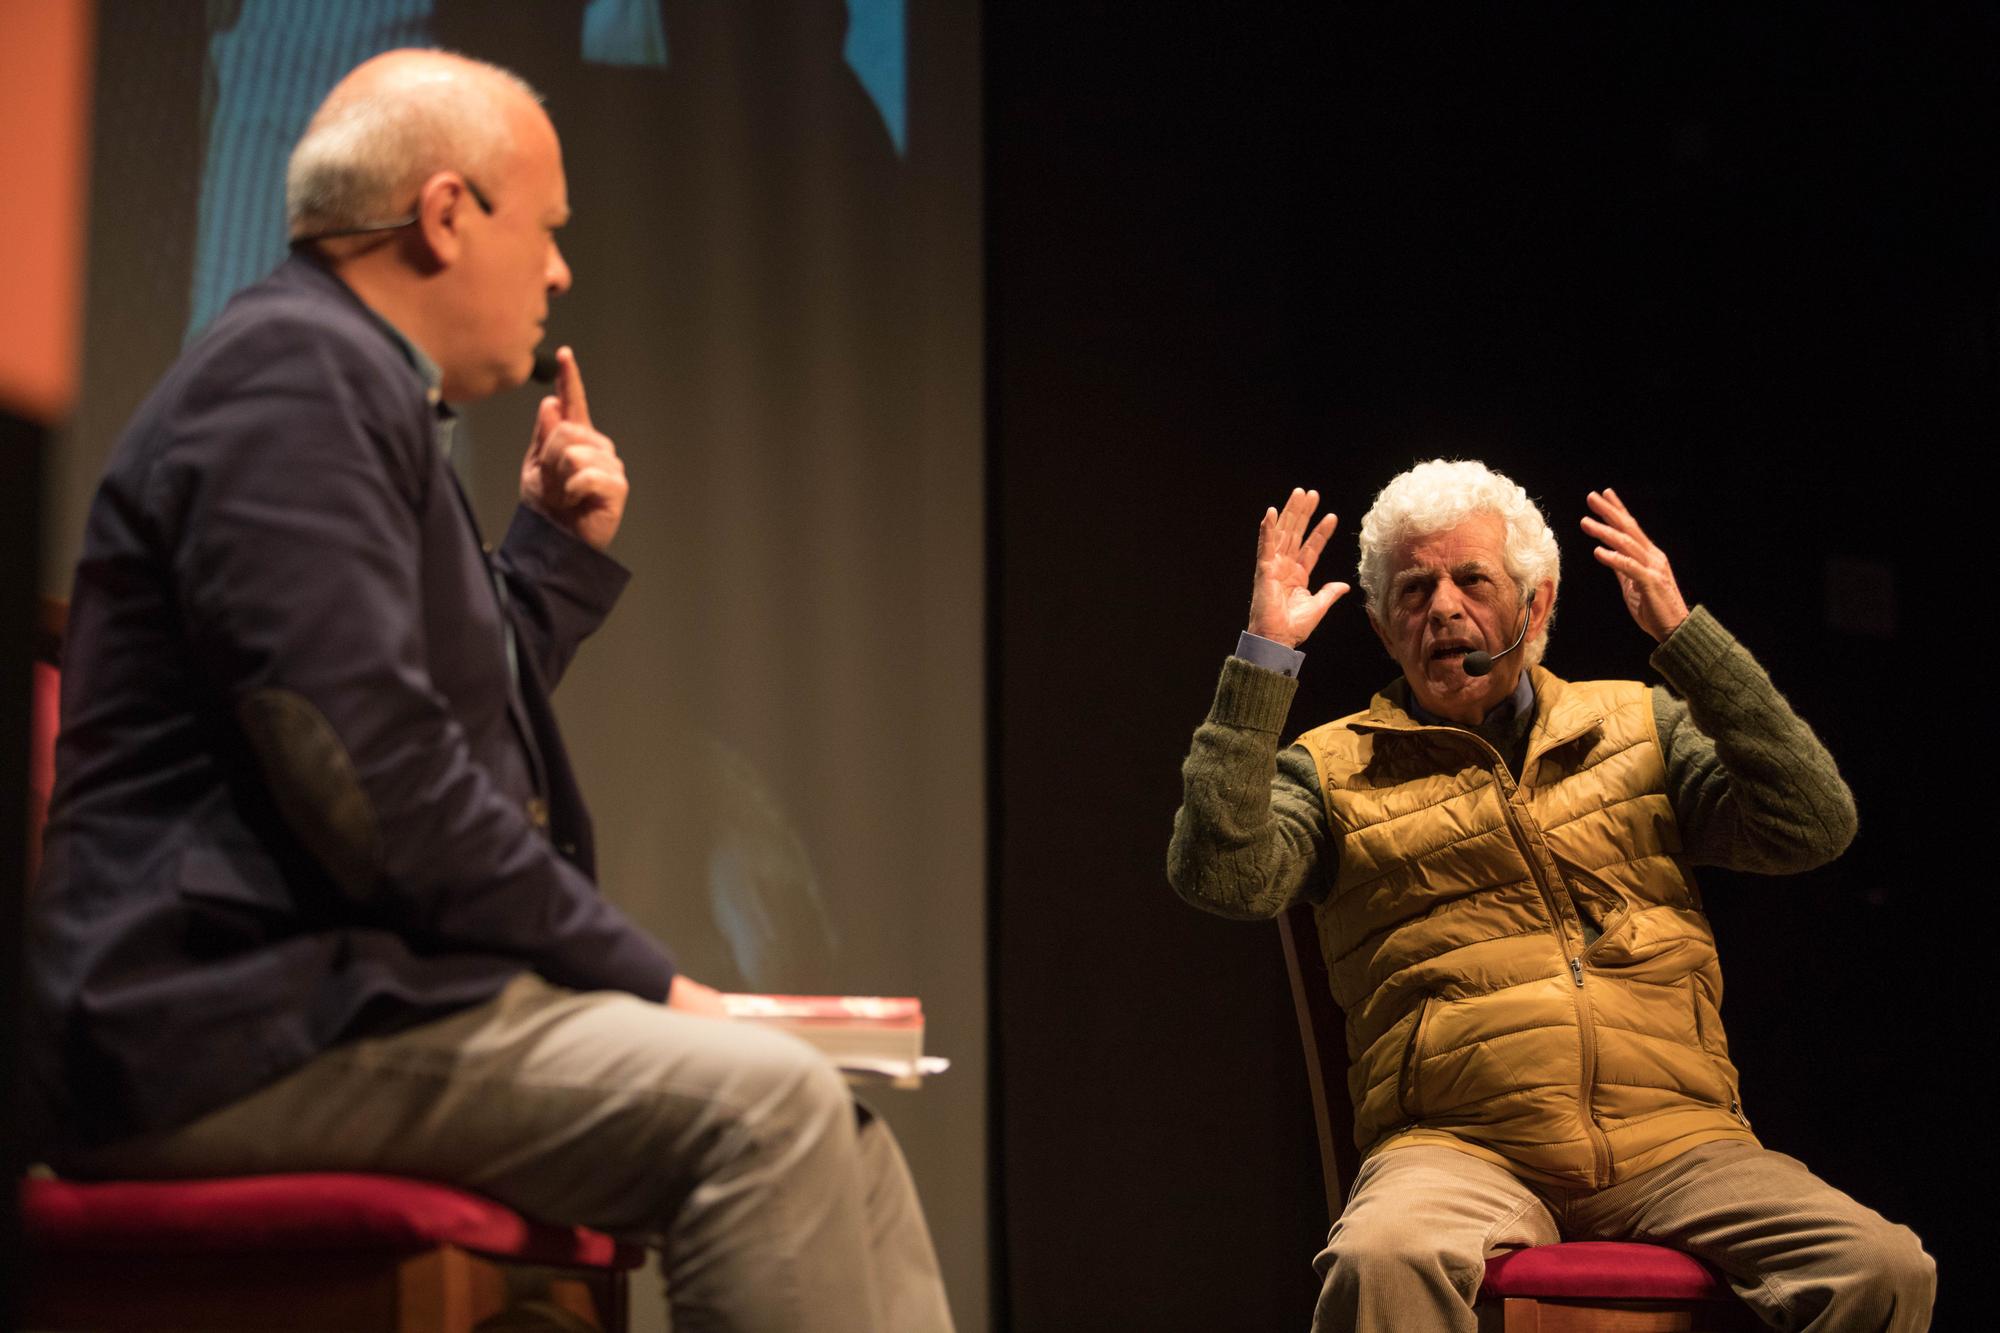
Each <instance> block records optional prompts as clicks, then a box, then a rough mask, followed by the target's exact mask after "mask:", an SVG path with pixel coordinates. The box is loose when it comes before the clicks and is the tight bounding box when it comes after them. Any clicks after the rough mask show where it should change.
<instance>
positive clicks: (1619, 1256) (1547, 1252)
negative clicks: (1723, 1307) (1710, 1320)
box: [1479, 1240, 1733, 1301]
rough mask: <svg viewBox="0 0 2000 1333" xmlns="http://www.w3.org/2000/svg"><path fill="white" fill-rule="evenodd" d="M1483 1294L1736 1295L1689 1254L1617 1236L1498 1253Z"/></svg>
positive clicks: (1606, 1297) (1641, 1298) (1489, 1268)
mask: <svg viewBox="0 0 2000 1333" xmlns="http://www.w3.org/2000/svg"><path fill="white" fill-rule="evenodd" d="M1479 1294H1480V1295H1481V1296H1483V1297H1484V1296H1491V1297H1505V1296H1552V1297H1567V1298H1569V1299H1571V1300H1589V1299H1593V1298H1594V1299H1598V1300H1632V1301H1722V1300H1730V1299H1732V1298H1733V1297H1732V1293H1731V1292H1730V1290H1729V1286H1728V1284H1727V1283H1725V1282H1724V1281H1723V1280H1722V1278H1721V1276H1720V1275H1719V1274H1717V1273H1716V1271H1715V1270H1714V1269H1712V1268H1710V1267H1709V1266H1708V1265H1707V1264H1705V1263H1703V1262H1702V1261H1701V1260H1699V1259H1697V1258H1695V1257H1694V1256H1693V1255H1691V1254H1686V1253H1683V1252H1682V1251H1680V1250H1670V1249H1668V1248H1667V1247H1665V1246H1663V1245H1634V1244H1631V1243H1630V1242H1627V1241H1614V1240H1577V1241H1568V1242H1565V1243H1564V1244H1561V1245H1535V1246H1531V1247H1529V1248H1528V1249H1525V1250H1510V1251H1508V1252H1507V1253H1506V1254H1499V1255H1495V1256H1494V1257H1493V1258H1491V1259H1488V1260H1487V1261H1486V1283H1485V1285H1484V1286H1482V1287H1481V1288H1480V1289H1479Z"/></svg>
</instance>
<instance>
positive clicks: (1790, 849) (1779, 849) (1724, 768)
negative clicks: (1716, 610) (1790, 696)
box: [1652, 607, 1855, 875]
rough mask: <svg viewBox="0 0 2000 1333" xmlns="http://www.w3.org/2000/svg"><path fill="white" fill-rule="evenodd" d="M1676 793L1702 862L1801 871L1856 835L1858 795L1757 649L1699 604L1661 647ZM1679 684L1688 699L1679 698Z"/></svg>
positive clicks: (1693, 855)
mask: <svg viewBox="0 0 2000 1333" xmlns="http://www.w3.org/2000/svg"><path fill="white" fill-rule="evenodd" d="M1652 664H1653V667H1654V669H1655V670H1657V671H1658V672H1659V673H1660V674H1661V675H1662V676H1663V677H1665V678H1666V681H1667V684H1668V685H1669V686H1670V687H1671V688H1672V690H1673V691H1674V693H1672V694H1670V693H1668V691H1667V690H1663V689H1660V688H1658V687H1655V688H1654V690H1653V720H1654V723H1655V725H1656V726H1657V727H1658V728H1659V733H1660V746H1661V748H1662V749H1663V750H1664V751H1665V752H1666V758H1667V795H1668V797H1669V799H1671V800H1672V802H1673V807H1674V817H1675V818H1676V819H1677V820H1678V821H1679V823H1680V827H1681V838H1682V842H1683V845H1684V847H1685V850H1686V854H1687V856H1688V858H1689V859H1690V860H1691V861H1693V862H1695V863H1696V864H1698V865H1713V866H1723V867H1726V868H1728V869H1731V870H1749V871H1755V872H1758V873H1760V874H1766V875H1777V874H1792V873H1796V872H1798V871H1801V870H1811V869H1812V868H1813V867H1815V866H1820V865H1824V864H1826V863H1827V862H1828V861H1831V860H1832V859H1833V858H1834V857H1836V856H1838V855H1840V853H1841V852H1842V851H1844V850H1846V848H1847V844H1848V843H1850V842H1852V841H1853V839H1854V827H1855V811H1854V796H1853V794H1852V793H1851V792H1849V791H1848V789H1847V784H1846V783H1845V782H1844V781H1842V780H1841V776H1840V770H1839V768H1838V767H1837V766H1836V765H1835V764H1834V762H1833V756H1832V755H1831V754H1829V753H1827V749H1826V747H1825V746H1824V745H1822V744H1820V740H1819V737H1817V736H1815V735H1814V734H1813V731H1812V728H1811V727H1809V726H1807V725H1806V724H1805V721H1804V719H1802V718H1800V717H1799V715H1798V714H1797V713H1795V712H1793V711H1792V706H1791V705H1790V704H1788V703H1786V702H1785V698H1784V696H1783V695H1781V694H1779V693H1778V691H1777V688H1776V687H1775V686H1773V685H1772V684H1771V678H1770V677H1769V676H1768V675H1766V674H1765V672H1764V669H1763V668H1762V667H1760V666H1759V665H1757V661H1756V659H1755V658H1753V657H1751V656H1750V653H1749V651H1748V650H1747V649H1745V648H1744V647H1743V646H1742V645H1741V644H1739V643H1738V642H1737V641H1736V639H1735V638H1734V637H1733V636H1732V635H1731V634H1730V633H1729V631H1728V630H1725V629H1724V628H1723V627H1722V626H1721V625H1720V624H1718V623H1717V622H1716V620H1715V617H1713V616H1711V615H1710V614H1709V613H1708V612H1707V611H1706V610H1705V609H1703V608H1701V607H1696V608H1695V609H1694V610H1693V611H1692V612H1690V613H1689V614H1688V618H1687V619H1686V621H1684V622H1682V624H1681V626H1680V628H1679V629H1676V630H1675V631H1674V632H1673V633H1672V634H1670V635H1668V636H1667V639H1666V642H1664V643H1662V644H1661V645H1660V646H1659V647H1658V648H1657V649H1655V650H1654V652H1653V657H1652ZM1675 694H1678V695H1679V696H1680V697H1679V698H1676V697H1675Z"/></svg>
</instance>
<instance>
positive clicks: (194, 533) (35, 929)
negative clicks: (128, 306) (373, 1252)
mask: <svg viewBox="0 0 2000 1333" xmlns="http://www.w3.org/2000/svg"><path fill="white" fill-rule="evenodd" d="M287 195H288V212H289V214H290V221H291V229H292V234H293V255H292V257H291V258H290V259H289V260H288V261H287V262H286V263H285V264H284V265H283V266H281V267H280V268H279V269H278V270H277V272H275V273H274V274H273V275H272V276H271V277H270V278H268V279H266V280H265V281H264V282H262V283H260V284H258V285H257V286H255V287H252V288H250V289H249V290H247V291H246V292H244V293H242V294H241V295H240V296H238V297H237V298H236V299H235V300H234V301H233V302H232V303H231V304H230V306H229V307H228V309H227V310H226V311H225V312H224V313H223V314H222V315H221V316H220V317H219V318H218V319H217V320H216V321H215V323H214V324H213V325H212V326H211V327H210V328H209V329H208V330H207V331H206V332H205V333H204V334H203V335H202V337H201V338H200V339H199V340H198V341H197V342H196V343H195V344H194V345H193V346H192V347H190V349H189V350H188V352H187V353H186V354H185V355H184V356H183V357H182V358H181V360H180V361H179V363H177V364H176V365H175V367H174V368H173V369H172V370H171V371H170V372H169V373H168V375H167V377H166V378H165V379H164V380H163V381H162V382H161V384H160V385H159V386H158V387H157V388H156V389H155V391H154V392H153V394H152V395H151V396H150V397H149V398H148V399H147V401H146V403H145V405H144V406H143V407H142V408H141V409H140V411H139V413H138V415H137V417H136V418H135V419H134V420H133V422H132V423H131V425H130V427H129V428H128V430H127V432H126V434H125V435H124V437H123V438H122V440H121V441H120V443H119V445H118V448H117V450H116V451H115V453H114V455H113V458H112V460H111V463H110V466H109V469H108V471H107V474H106V477H105V479H104V482H103V485H102V487H101V488H100V490H99V493H98V495H97V497H96V500H95V502H94V504H93V506H92V509H91V514H90V521H89V529H88V533H87V536H86V540H85V546H84V554H83V557H82V559H81V561H80V563H79V565H78V568H77V574H76V583H75V592H74V595H73V599H72V606H71V617H70V639H69V643H68V646H67V650H66V653H65V663H64V666H65V670H64V683H63V715H64V729H63V733H62V736H61V739H60V742H59V745H58V751H57V783H56V791H55V795H54V798H53V800H52V803H51V813H50V819H49V825H48V833H47V842H46V851H45V862H44V870H43V875H42V882H41V885H40V887H39V890H38V893H37V895H36V901H35V908H34V914H33V921H32V936H31V943H30V958H29V968H30V996H29V1024H28V1029H29V1054H30V1061H31V1076H30V1080H29V1081H30V1097H29V1103H30V1104H29V1115H30V1126H31V1130H30V1132H31V1134H32V1135H33V1136H34V1141H35V1143H36V1145H37V1146H38V1148H39V1149H40V1150H41V1151H42V1152H43V1153H44V1155H46V1156H47V1157H48V1158H49V1159H50V1160H51V1161H52V1162H53V1163H54V1164H55V1165H56V1166H57V1167H58V1168H59V1169H61V1170H64V1171H67V1172H71V1173H74V1174H80V1175H119V1176H148V1175H157V1176H189V1175H222V1174H239V1173H245V1172H254V1171H276V1170H307V1169H334V1170H342V1169H345V1170H356V1169H362V1170H383V1171H391V1172H400V1173H407V1174H414V1175H422V1176H428V1177H432V1178H437V1179H443V1180H447V1181H451V1182H454V1183H458V1184H462V1185H466V1186H469V1187H472V1188H476V1189H479V1190H482V1191H484V1192H486V1193H489V1194H491V1195H493V1196H494V1197H496V1198H499V1199H501V1200H502V1201H504V1202H507V1203H510V1204H513V1205H514V1206H516V1207H519V1208H522V1209H523V1210H524V1211H527V1212H530V1213H532V1214H535V1215H537V1216H541V1217H544V1218H547V1219H550V1220H553V1221H560V1222H572V1223H580V1224H584V1225H589V1226H595V1227H599V1228H603V1229H607V1230H612V1231H617V1232H621V1233H627V1234H636V1235H640V1236H644V1237H647V1238H649V1239H651V1240H653V1241H654V1242H655V1243H657V1244H659V1245H660V1246H661V1247H662V1249H663V1252H664V1260H665V1267H666V1271H667V1273H668V1281H669V1298H670V1301H671V1302H672V1303H673V1305H674V1309H675V1311H676V1313H677V1316H678V1317H679V1318H680V1320H682V1321H684V1322H686V1323H687V1324H689V1325H691V1326H692V1325H696V1324H699V1325H700V1326H703V1327H709V1326H714V1327H727V1328H759V1329H762V1328H771V1329H781V1328H803V1327H808V1326H810V1327H813V1328H826V1329H847V1328H851V1329H856V1330H864V1329H866V1330H872V1329H878V1328H879V1329H897V1328H910V1329H932V1328H943V1327H948V1326H949V1319H950V1317H949V1314H948V1311H947V1309H946V1306H945V1302H944V1299H943V1292H942V1288H941V1284H940V1282H939V1279H938V1275H937V1268H936V1262H935V1258H934V1257H933V1255H932V1253H931V1247H930V1242H929V1236H928V1233H927V1231H926V1229H925V1226H924V1222H923V1218H922V1213H921V1210H920V1208H919V1207H918V1205H917V1203H916V1198H915V1193H914V1189H913V1187H912V1186H911V1184H910V1182H909V1177H908V1173H907V1169H906V1168H905V1167H904V1165H903V1163H902V1159H901V1156H900V1154H899V1153H898V1151H897V1149H896V1147H895V1144H894V1141H893V1139H891V1138H890V1136H889V1134H888V1132H887V1129H886V1127H885V1126H883V1125H882V1124H881V1123H880V1122H879V1121H877V1120H874V1119H873V1118H872V1117H870V1116H868V1115H867V1114H866V1113H864V1112H859V1111H857V1108H856V1107H855V1106H854V1104H853V1102H852V1100H851V1098H850V1097H849V1096H848V1094H847V1091H846V1088H845V1086H844V1085H843V1084H842V1082H841V1081H840V1079H839V1077H838V1075H837V1074H835V1073H834V1072H833V1071H832V1069H831V1068H830V1067H829V1066H828V1065H827V1064H826V1063H825V1062H824V1061H823V1060H821V1059H820V1058H819V1057H818V1056H817V1055H815V1054H814V1053H812V1052H811V1051H810V1050H808V1049H807V1048H805V1047H803V1046H802V1045H800V1044H798V1043H795V1042H793V1041H791V1040H790V1039H789V1038H785V1037H782V1036H781V1035H779V1034H775V1033H770V1032H766V1031H763V1030H760V1029H754V1028H747V1027H741V1026H737V1025H733V1024H730V1023H728V1022H727V1021H726V1020H725V1019H722V1018H721V1017H720V1016H719V1014H720V1002H719V999H718V997H717V996H716V995H715V993H714V992H713V991H711V990H709V989H708V988H707V987H704V986H701V985H700V984H699V983H697V982H694V981H692V980H690V979H689V978H687V977H685V976H683V975H680V974H679V973H677V972H676V970H675V968H674V965H673V964H672V962H671V961H670V960H669V958H668V956H667V954H666V953H665V952H664V951H663V950H662V949H661V948H660V946H659V945H658V944H656V943H655V942H654V941H653V940H652V939H650V938H649V937H648V936H646V935H645V933H644V932H642V931H641V930H639V929H638V928H637V927H636V926H635V925H633V923H632V922H630V921H629V920H628V919H627V918H626V917H625V916H624V915H623V914H622V913H620V912H619V911H618V910H617V909H616V908H615V907H613V906H612V905H611V904H610V903H609V902H607V901H606V900H605V899H603V898H602V897H600V896H599V894H598V891H597V887H596V885H595V883H594V881H593V877H592V875H593V870H592V858H591V830H590V821H589V817H588V815H587V813H586V811H585V809H584V806H583V802H582V800H581V798H580V796H579V793H578V790H577V787H576V783H575V781H574V779H573V777H572V775H571V772H570V769H569V764H568V760H567V758H566V756H565V753H564V749H563V744H562V739H561V736H560V734H559V733H558V731H557V728H556V725H555V720H554V716H553V714H552V713H551V711H550V705H549V699H548V694H549V691H550V690H551V689H552V688H553V687H554V685H555V683H556V682H557V680H558V679H559V678H560V677H561V675H562V673H563V670H564V668H565V667H566V666H567V665H568V663H569V660H570V658H571V656H572V654H573V653H574V652H575V651H576V648H577V646H578V644H579V643H580V642H581V641H582V640H583V638H584V637H586V636H587V635H588V634H589V633H590V632H591V631H592V630H594V629H595V628H596V627H597V625H598V624H599V623H600V622H601V621H602V619H603V618H604V616H605V614H606V613H607V612H608V611H609V610H610V608H611V606H612V603H613V602H614V601H615V600H616V598H617V596H618V593H619V590H620V589H621V588H622V587H623V585H624V583H625V580H626V577H627V576H626V572H625V570H624V569H623V568H622V567H621V566H619V565H618V564H617V562H616V561H614V560H612V559H611V557H609V556H608V555H606V554H605V548H606V547H607V546H608V545H609V544H610V542H611V539H612V537H613V535H614V534H615V533H616V531H617V529H618V526H619V523H620V521H621V519H622V516H623V512H624V507H625V499H626V491H627V487H626V481H625V475H624V468H623V465H622V463H620V461H619V459H618V455H617V450H616V448H615V447H614V446H613V444H612V442H611V440H610V439H609V438H607V437H606V436H605V435H604V434H602V433H601V432H600V431H598V430H597V429H596V428H595V427H594V426H593V424H592V422H591V419H590V412H589V406H588V403H587V401H586V399H585V395H584V386H583V380H582V376H581V374H580V372H579V370H578V367H577V363H576V360H575V358H574V356H573V355H571V354H570V353H569V351H568V350H567V349H563V350H561V351H560V352H559V353H558V357H557V377H556V392H555V393H554V394H552V395H550V396H549V397H547V398H545V399H543V400H542V402H541V404H540V406H539V409H538V411H537V415H536V419H535V423H534V427H533V431H532V438H531V443H530V445H529V448H528V451H527V455H526V457H525V459H524V461H523V465H522V484H521V495H522V505H521V508H520V510H519V511H518V512H517V513H516V515H515V517H514V520H513V523H512V525H511V527H510V528H509V530H508V532H507V534H506V537H505V540H504V541H503V542H502V543H501V544H500V546H499V547H498V548H497V549H493V548H490V547H486V546H484V545H482V543H481V541H480V538H479V534H478V531H477V528H476V525H475V523H474V519H473V515H472V511H471V509H470V507H469V505H468V504H467V503H466V500H465V496H464V494H463V493H462V491H461V490H460V488H459V485H458V482H457V479H456V477H455V476H454V474H453V472H452V469H451V467H450V465H449V462H448V454H449V450H450V446H451V437H452V433H453V427H454V421H455V418H454V416H453V414H452V411H451V409H450V408H449V406H447V404H449V403H451V402H454V401H457V402H463V401H467V400H470V399H476V398H480V397H484V396H487V395H489V394H492V393H495V392H498V391H500V390H502V389H507V388H511V387H514V386H516V385H518V384H520V383H521V382H523V381H524V380H525V379H526V378H527V377H528V375H529V373H530V370H531V368H532V367H533V365H534V361H535V348H536V345H537V344H538V343H539V342H540V341H541V339H542V336H543V324H544V321H545V319H546V317H547V312H548V303H549V300H550V298H551V297H553V296H556V295H559V294H561V293H562V292H563V291H565V290H567V289H568V287H569V285H570V272H569V269H568V267H567V265H566V264H565V262H564V260H563V257H562V254H561V251H560V249H559V248H558V246H557V244H556V238H555V234H556V231H557V230H558V229H559V228H560V227H561V226H562V225H563V224H564V222H565V221H567V218H568V211H569V209H568V200H567V189H566V184H565V181H564V178H563V172H562V162H561V153H560V146H559V144H558V142H557V139H556V135H555V131H554V128H553V127H552V126H551V125H550V123H549V121H548V118H547V117H546V116H545V115H544V114H543V113H542V111H541V109H540V107H539V105H538V104H537V101H536V99H535V97H534V95H533V93H532V91H531V90H529V89H528V88H526V86H525V85H523V84H521V83H520V82H519V81H518V80H517V79H515V78H514V77H513V76H511V75H509V74H507V73H506V72H505V71H501V70H498V69H496V68H494V67H492V66H486V65H481V64H479V63H477V62H473V61H468V60H464V59H462V58H458V57H453V56H448V55H444V54H442V53H438V52H412V51H406V52H392V53H390V54H389V55H386V56H381V57H377V58H376V59H374V60H372V61H370V62H368V63H367V64H364V65H363V66H361V67H360V68H359V69H357V70H356V71H354V72H353V73H352V74H350V75H349V76H348V77H347V78H346V79H345V80H343V81H342V83H341V84H340V85H339V86H338V87H337V88H336V89H335V90H334V92H333V93H332V94H331V95H330V96H329V98H328V100H327V102H326V104H325V105H324V106H323V107H322V108H321V109H320V111H319V112H318V114H317V115H316V116H315V117H314V120H313V122H312V125H311V126H310V127H309V128H308V129H307V131H306V134H305V136H304V138H302V139H301V141H300V143H299V145H298V147H297V148H296V149H295V150H294V154H293V158H292V162H291V167H290V171H289V175H288V181H287ZM703 1319H707V1320H711V1321H714V1322H713V1323H703V1322H702V1320H703Z"/></svg>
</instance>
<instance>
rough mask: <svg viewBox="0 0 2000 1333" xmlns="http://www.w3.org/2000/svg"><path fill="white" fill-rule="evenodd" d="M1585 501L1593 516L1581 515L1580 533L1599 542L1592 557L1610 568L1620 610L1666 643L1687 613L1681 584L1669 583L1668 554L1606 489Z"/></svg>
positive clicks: (1672, 571)
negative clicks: (1621, 601)
mask: <svg viewBox="0 0 2000 1333" xmlns="http://www.w3.org/2000/svg"><path fill="white" fill-rule="evenodd" d="M1586 498H1587V500H1588V501H1589V504H1590V508H1591V511H1592V512H1593V513H1595V514H1596V515H1597V517H1595V518H1591V517H1589V516H1588V515H1586V516H1585V517H1584V520H1583V530H1584V531H1585V532H1586V533H1588V534H1590V536H1591V537H1593V538H1595V539H1596V541H1597V543H1598V546H1597V549H1596V550H1594V551H1592V552H1591V554H1592V555H1595V556H1596V557H1597V562H1598V563H1599V564H1601V565H1608V566H1610V568H1611V571H1612V572H1613V573H1615V574H1616V575H1618V588H1619V591H1621V592H1623V593H1624V594H1625V609H1626V610H1627V611H1630V612H1631V613H1632V619H1634V620H1636V621H1638V622H1639V628H1640V629H1642V630H1645V631H1646V633H1648V634H1650V635H1652V636H1653V641H1654V642H1656V643H1664V642H1666V638H1667V636H1668V635H1669V634H1672V633H1673V632H1674V631H1675V630H1677V629H1679V628H1680V624H1681V622H1682V621H1683V620H1686V619H1687V614H1688V608H1687V603H1686V602H1684V601H1682V600H1681V590H1680V585H1679V584H1677V583H1675V582H1674V570H1673V566H1672V565H1670V564H1668V563H1667V553H1666V552H1665V551H1662V550H1661V549H1660V548H1659V547H1657V546H1655V545H1653V543H1652V541H1651V540H1649V539H1648V538H1647V536H1646V534H1645V532H1644V531H1643V530H1642V529H1641V528H1640V527H1639V523H1638V520H1636V519H1634V518H1633V517H1632V514H1631V511H1630V510H1628V509H1626V508H1625V502H1624V501H1623V500H1620V499H1619V498H1618V492H1616V491H1614V490H1612V489H1611V488H1610V487H1609V486H1607V487H1605V488H1604V489H1603V490H1601V491H1592V492H1591V493H1590V494H1589V496H1588V497H1586Z"/></svg>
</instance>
